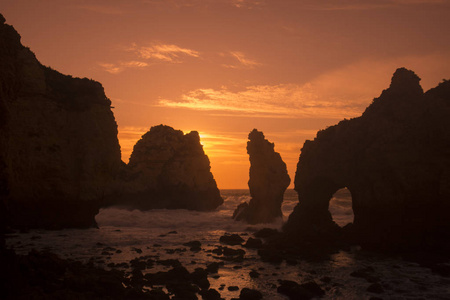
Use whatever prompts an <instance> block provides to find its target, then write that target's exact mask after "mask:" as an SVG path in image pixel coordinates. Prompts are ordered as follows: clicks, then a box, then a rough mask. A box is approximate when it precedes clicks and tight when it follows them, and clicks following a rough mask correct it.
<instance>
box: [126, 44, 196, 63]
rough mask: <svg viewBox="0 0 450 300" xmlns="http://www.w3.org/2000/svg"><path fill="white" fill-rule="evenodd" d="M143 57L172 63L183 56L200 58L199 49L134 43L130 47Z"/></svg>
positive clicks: (179, 60)
mask: <svg viewBox="0 0 450 300" xmlns="http://www.w3.org/2000/svg"><path fill="white" fill-rule="evenodd" d="M128 50H129V51H132V52H134V53H136V54H138V55H139V57H141V58H143V59H153V60H159V61H165V62H170V63H179V62H181V59H182V58H183V57H195V58H198V57H199V56H200V53H199V52H198V51H195V50H192V49H188V48H182V47H180V46H177V45H173V44H154V45H151V46H138V45H137V44H133V45H132V46H131V47H130V48H129V49H128Z"/></svg>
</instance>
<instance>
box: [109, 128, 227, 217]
mask: <svg viewBox="0 0 450 300" xmlns="http://www.w3.org/2000/svg"><path fill="white" fill-rule="evenodd" d="M210 169H211V167H210V163H209V159H208V156H207V155H206V154H205V152H204V151H203V146H202V145H201V144H200V136H199V134H198V132H197V131H192V132H190V133H188V134H183V132H182V131H181V130H175V129H173V128H172V127H169V126H165V125H159V126H154V127H152V128H151V129H150V131H148V132H147V133H146V134H144V135H143V136H142V138H141V139H140V140H139V141H138V142H137V143H136V145H135V146H134V149H133V153H132V154H131V157H130V162H129V163H128V165H127V166H126V167H125V168H124V171H123V172H122V173H121V175H120V177H119V178H118V182H117V184H116V189H117V191H116V192H115V193H114V194H115V197H114V199H112V201H111V202H110V203H109V205H119V206H125V207H129V208H137V209H141V210H147V209H155V208H168V209H179V208H184V209H190V210H199V211H208V210H213V209H215V208H217V207H218V206H219V205H221V204H222V203H223V199H222V198H221V196H220V192H219V189H218V188H217V184H216V181H215V180H214V177H213V175H212V173H211V170H210Z"/></svg>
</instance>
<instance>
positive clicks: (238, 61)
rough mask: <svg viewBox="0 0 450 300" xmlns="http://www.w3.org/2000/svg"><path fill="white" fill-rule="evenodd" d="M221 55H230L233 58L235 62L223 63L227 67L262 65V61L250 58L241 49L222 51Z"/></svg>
mask: <svg viewBox="0 0 450 300" xmlns="http://www.w3.org/2000/svg"><path fill="white" fill-rule="evenodd" d="M220 55H221V56H229V57H231V58H233V60H234V62H232V63H228V64H222V66H224V67H226V68H232V69H240V68H250V69H251V68H254V67H257V66H260V65H262V64H261V63H259V62H257V61H255V60H253V59H250V58H248V57H247V56H246V55H245V54H244V53H242V52H240V51H231V52H228V53H220Z"/></svg>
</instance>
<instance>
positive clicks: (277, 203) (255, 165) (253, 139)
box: [233, 129, 291, 224]
mask: <svg viewBox="0 0 450 300" xmlns="http://www.w3.org/2000/svg"><path fill="white" fill-rule="evenodd" d="M248 139H249V141H248V142H247V153H248V154H249V156H250V180H249V181H248V186H249V188H250V195H251V196H252V199H251V200H250V203H249V204H247V203H243V204H240V205H239V206H238V207H237V209H236V210H235V212H234V214H233V218H234V219H235V220H238V221H239V220H245V221H246V222H248V223H250V224H257V223H271V222H273V221H274V220H275V219H277V218H280V217H282V215H283V214H282V212H281V203H282V202H283V195H284V192H285V191H286V189H287V187H288V186H289V184H290V182H291V179H290V178H289V175H288V173H287V170H286V164H285V163H284V162H283V160H282V159H281V156H280V154H279V153H278V152H275V150H274V147H275V145H274V144H273V143H270V142H269V141H268V140H266V139H265V138H264V134H263V133H262V132H260V131H258V130H256V129H253V131H252V132H250V134H249V135H248Z"/></svg>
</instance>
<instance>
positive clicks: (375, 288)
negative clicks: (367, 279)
mask: <svg viewBox="0 0 450 300" xmlns="http://www.w3.org/2000/svg"><path fill="white" fill-rule="evenodd" d="M367 291H368V292H370V293H375V294H382V293H384V289H383V287H382V286H381V284H379V283H372V284H371V285H369V287H368V288H367Z"/></svg>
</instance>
